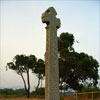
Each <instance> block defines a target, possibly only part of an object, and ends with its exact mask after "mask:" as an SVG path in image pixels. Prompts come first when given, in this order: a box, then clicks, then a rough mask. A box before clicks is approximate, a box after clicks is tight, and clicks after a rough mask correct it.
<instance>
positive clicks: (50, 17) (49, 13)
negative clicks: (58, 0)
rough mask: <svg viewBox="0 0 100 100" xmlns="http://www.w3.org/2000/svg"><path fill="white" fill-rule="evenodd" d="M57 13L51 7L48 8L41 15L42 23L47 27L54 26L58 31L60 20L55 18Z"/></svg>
mask: <svg viewBox="0 0 100 100" xmlns="http://www.w3.org/2000/svg"><path fill="white" fill-rule="evenodd" d="M56 15H57V12H56V10H55V9H54V8H53V7H50V8H48V9H47V10H46V11H45V12H44V13H43V14H42V17H41V18H42V22H43V23H46V24H47V25H50V26H51V25H53V26H54V25H55V27H56V28H57V29H58V28H60V25H61V23H60V19H59V18H56Z"/></svg>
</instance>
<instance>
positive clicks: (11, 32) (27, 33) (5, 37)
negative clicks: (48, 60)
mask: <svg viewBox="0 0 100 100" xmlns="http://www.w3.org/2000/svg"><path fill="white" fill-rule="evenodd" d="M99 4H100V2H99V0H94V1H93V0H90V1H89V0H88V1H85V0H83V1H82V0H76V1H73V0H72V1H69V0H66V1H65V0H63V1H60V0H58V1H57V0H55V1H53V0H51V1H49V0H45V1H40V0H39V1H34V0H33V1H32V0H30V1H28V0H27V1H26V0H22V1H17V0H16V1H12V0H11V1H10V0H9V1H1V47H0V49H1V57H0V58H1V61H0V62H1V63H0V70H1V72H0V87H9V88H10V87H21V86H23V82H22V79H21V77H20V76H18V75H17V74H16V73H15V72H14V71H11V70H9V71H5V66H6V63H7V62H10V61H12V59H13V57H14V56H15V55H16V54H26V55H29V54H34V55H36V57H38V58H44V52H45V46H46V30H45V26H46V25H45V24H43V23H42V21H41V14H42V13H43V12H44V11H45V10H46V9H47V8H48V7H51V6H53V7H54V8H55V9H56V11H57V13H58V15H57V17H58V18H60V20H61V28H60V29H59V30H58V36H59V35H60V33H62V32H69V33H72V34H73V35H74V37H75V39H76V40H77V41H79V42H80V43H76V42H75V44H74V48H75V50H76V51H77V52H85V53H87V54H89V55H91V56H93V57H94V58H95V59H97V60H98V62H99V63H100V46H99V45H100V44H99V42H100V35H99V33H100V29H99V27H100V23H99V21H100V20H99V17H100V16H99V7H100V5H99ZM99 74H100V71H99ZM30 75H31V84H32V88H34V87H35V86H36V84H37V83H36V81H34V80H37V78H36V77H35V76H34V75H32V74H30ZM12 80H13V81H12Z"/></svg>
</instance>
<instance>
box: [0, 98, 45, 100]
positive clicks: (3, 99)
mask: <svg viewBox="0 0 100 100" xmlns="http://www.w3.org/2000/svg"><path fill="white" fill-rule="evenodd" d="M0 100H44V99H36V98H29V99H27V98H0Z"/></svg>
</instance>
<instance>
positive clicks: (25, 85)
mask: <svg viewBox="0 0 100 100" xmlns="http://www.w3.org/2000/svg"><path fill="white" fill-rule="evenodd" d="M20 75H21V77H22V80H23V82H24V88H25V91H26V92H27V88H26V82H25V79H24V77H23V74H22V73H21V74H20Z"/></svg>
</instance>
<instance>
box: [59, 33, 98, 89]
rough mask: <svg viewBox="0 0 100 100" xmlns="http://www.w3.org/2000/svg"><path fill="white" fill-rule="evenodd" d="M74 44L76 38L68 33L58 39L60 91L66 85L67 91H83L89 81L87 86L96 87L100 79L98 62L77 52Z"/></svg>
mask: <svg viewBox="0 0 100 100" xmlns="http://www.w3.org/2000/svg"><path fill="white" fill-rule="evenodd" d="M73 44H74V36H73V35H72V34H69V33H68V32H67V33H62V34H61V35H60V36H59V37H58V52H59V77H60V80H59V81H60V89H63V86H62V85H63V84H64V83H66V85H67V87H66V89H68V88H72V89H74V90H81V89H82V88H83V87H85V86H86V81H87V80H90V82H89V81H88V84H87V86H89V85H90V84H91V83H92V86H93V87H96V85H97V79H98V78H99V75H98V67H99V64H98V62H97V61H96V60H95V59H94V58H93V57H92V56H89V55H88V54H86V53H84V52H81V53H78V52H76V51H75V50H74V48H73Z"/></svg>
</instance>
